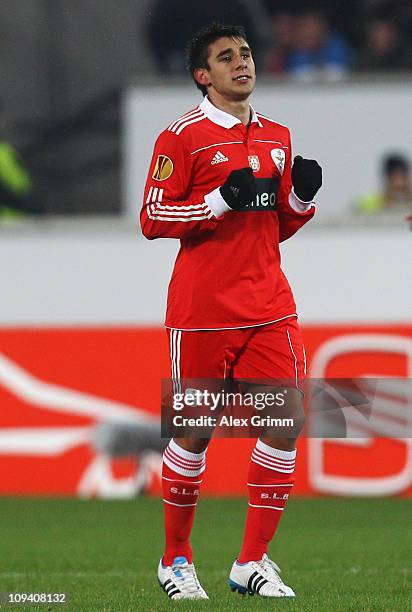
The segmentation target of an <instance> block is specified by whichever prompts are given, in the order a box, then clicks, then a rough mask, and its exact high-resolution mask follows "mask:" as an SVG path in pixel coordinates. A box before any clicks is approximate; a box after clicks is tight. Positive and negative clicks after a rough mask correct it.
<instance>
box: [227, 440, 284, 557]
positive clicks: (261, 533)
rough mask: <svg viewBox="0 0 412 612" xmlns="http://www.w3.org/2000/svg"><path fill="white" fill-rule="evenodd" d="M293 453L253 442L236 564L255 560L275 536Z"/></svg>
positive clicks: (264, 551) (282, 507) (259, 442)
mask: <svg viewBox="0 0 412 612" xmlns="http://www.w3.org/2000/svg"><path fill="white" fill-rule="evenodd" d="M295 457H296V450H293V451H284V450H279V449H277V448H272V447H271V446H268V445H267V444H265V443H264V442H262V441H261V440H258V441H257V442H256V446H255V448H254V449H253V452H252V456H251V458H250V464H249V473H248V485H247V486H248V491H249V507H248V512H247V517H246V525H245V534H244V538H243V545H242V550H241V551H240V555H239V557H238V561H239V563H247V562H248V561H259V560H260V559H261V558H262V555H263V553H266V552H267V547H268V544H269V542H270V541H271V540H272V538H273V536H274V535H275V532H276V529H277V527H278V524H279V521H280V518H281V516H282V512H283V509H284V507H285V504H286V502H287V500H288V498H289V495H290V492H291V489H292V486H293V483H294V479H293V478H292V474H293V472H294V470H295Z"/></svg>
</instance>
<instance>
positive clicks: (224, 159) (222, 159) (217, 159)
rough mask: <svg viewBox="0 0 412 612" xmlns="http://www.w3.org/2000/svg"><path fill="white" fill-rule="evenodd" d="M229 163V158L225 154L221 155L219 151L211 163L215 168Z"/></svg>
mask: <svg viewBox="0 0 412 612" xmlns="http://www.w3.org/2000/svg"><path fill="white" fill-rule="evenodd" d="M227 161H229V158H228V157H226V156H225V155H223V153H221V152H220V151H218V152H217V153H216V155H215V156H214V158H213V159H212V161H211V162H210V163H211V165H212V166H213V165H214V164H221V163H222V162H227Z"/></svg>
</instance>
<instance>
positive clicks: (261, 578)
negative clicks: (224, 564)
mask: <svg viewBox="0 0 412 612" xmlns="http://www.w3.org/2000/svg"><path fill="white" fill-rule="evenodd" d="M279 573H280V568H279V567H278V566H277V565H276V563H275V562H274V561H271V560H270V559H269V557H268V556H267V554H266V553H265V554H264V555H263V557H262V559H261V560H260V561H249V562H248V563H238V562H237V561H235V562H234V564H233V566H232V570H231V572H230V576H229V586H230V588H231V589H232V591H237V592H238V593H240V594H241V595H246V593H248V594H249V595H254V594H255V593H256V594H257V595H261V596H262V597H295V593H294V592H293V590H292V589H291V588H290V587H288V586H286V584H284V582H283V580H282V579H281V577H280V576H279Z"/></svg>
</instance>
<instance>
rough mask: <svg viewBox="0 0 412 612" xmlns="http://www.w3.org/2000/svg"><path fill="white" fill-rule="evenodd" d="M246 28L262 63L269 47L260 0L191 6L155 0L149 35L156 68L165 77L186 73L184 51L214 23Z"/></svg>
mask: <svg viewBox="0 0 412 612" xmlns="http://www.w3.org/2000/svg"><path fill="white" fill-rule="evenodd" d="M214 21H215V22H219V23H225V24H230V25H243V26H244V28H245V30H246V35H247V38H248V42H249V44H250V46H251V48H252V51H253V56H254V59H255V62H256V61H257V63H259V60H260V57H261V52H262V48H263V47H264V46H265V44H266V39H267V38H268V36H267V28H268V24H267V16H266V11H265V10H264V8H263V6H262V4H261V1H260V0H254V1H253V3H250V2H248V1H247V0H230V2H225V1H224V0H208V1H207V2H201V3H197V4H196V5H193V6H192V5H190V3H189V2H188V1H187V0H156V1H155V3H154V5H153V8H152V9H151V10H150V11H149V19H148V21H147V36H148V42H149V46H150V50H151V52H152V55H153V58H154V60H155V63H156V66H157V69H158V71H159V72H160V73H162V74H179V73H183V72H184V71H185V63H184V48H185V46H186V44H187V42H188V41H189V40H190V39H191V38H192V36H193V35H194V34H195V33H196V32H197V31H199V30H200V28H202V27H203V26H205V25H209V24H210V23H212V22H214Z"/></svg>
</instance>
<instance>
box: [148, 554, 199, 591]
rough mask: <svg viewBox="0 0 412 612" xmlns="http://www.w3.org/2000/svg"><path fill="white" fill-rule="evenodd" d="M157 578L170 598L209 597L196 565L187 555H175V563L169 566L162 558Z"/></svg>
mask: <svg viewBox="0 0 412 612" xmlns="http://www.w3.org/2000/svg"><path fill="white" fill-rule="evenodd" d="M157 578H158V580H159V584H160V586H161V587H162V589H163V590H164V591H165V592H166V593H167V595H168V596H169V597H170V599H209V597H208V596H207V594H206V593H205V591H204V589H203V588H202V586H201V584H200V582H199V579H198V577H197V576H196V570H195V566H194V565H193V563H188V561H187V559H186V557H175V559H174V560H173V565H168V566H164V565H163V563H162V559H160V563H159V568H158V570H157Z"/></svg>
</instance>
